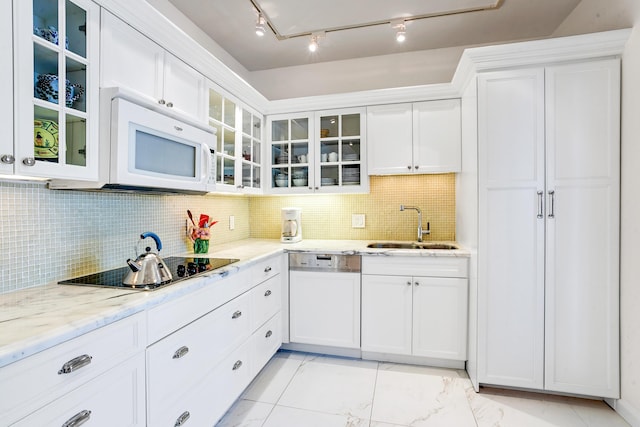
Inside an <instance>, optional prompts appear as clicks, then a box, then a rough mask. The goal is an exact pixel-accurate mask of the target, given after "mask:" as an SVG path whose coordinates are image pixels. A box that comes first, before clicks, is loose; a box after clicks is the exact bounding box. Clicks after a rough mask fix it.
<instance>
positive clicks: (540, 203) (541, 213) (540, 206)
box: [538, 191, 544, 219]
mask: <svg viewBox="0 0 640 427" xmlns="http://www.w3.org/2000/svg"><path fill="white" fill-rule="evenodd" d="M543 194H544V192H542V191H538V219H542V218H544V199H543Z"/></svg>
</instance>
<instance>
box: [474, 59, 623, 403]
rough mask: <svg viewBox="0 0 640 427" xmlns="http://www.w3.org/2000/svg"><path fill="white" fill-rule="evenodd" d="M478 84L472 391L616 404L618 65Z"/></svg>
mask: <svg viewBox="0 0 640 427" xmlns="http://www.w3.org/2000/svg"><path fill="white" fill-rule="evenodd" d="M477 84H478V87H477V88H478V184H479V193H478V228H479V235H478V359H477V370H478V374H477V375H478V378H477V380H478V382H479V383H481V384H488V385H501V386H508V387H522V388H528V389H536V390H547V391H553V392H563V393H573V394H580V395H589V396H598V397H609V398H618V397H619V393H620V392H619V332H618V331H619V269H618V265H619V209H620V208H619V207H620V195H619V193H620V177H619V176H620V107H619V105H620V62H619V60H618V59H604V60H591V61H587V62H579V63H571V64H563V65H555V66H548V67H544V68H543V67H541V68H532V69H518V70H507V71H496V72H487V73H481V74H479V75H478V80H477Z"/></svg>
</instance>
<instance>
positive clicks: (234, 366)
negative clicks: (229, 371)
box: [233, 360, 242, 371]
mask: <svg viewBox="0 0 640 427" xmlns="http://www.w3.org/2000/svg"><path fill="white" fill-rule="evenodd" d="M240 366H242V360H238V361H237V362H236V363H234V364H233V370H234V371H237V370H238V369H240Z"/></svg>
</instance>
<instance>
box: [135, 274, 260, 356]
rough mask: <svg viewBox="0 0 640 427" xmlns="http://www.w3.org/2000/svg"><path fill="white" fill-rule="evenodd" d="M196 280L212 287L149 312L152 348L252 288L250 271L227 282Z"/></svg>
mask: <svg viewBox="0 0 640 427" xmlns="http://www.w3.org/2000/svg"><path fill="white" fill-rule="evenodd" d="M193 280H208V281H210V283H209V284H208V285H207V286H206V287H204V288H202V289H200V290H198V291H195V292H192V293H189V294H187V295H185V296H183V297H181V298H178V299H176V300H174V301H169V302H166V303H163V304H161V305H159V306H157V307H154V308H152V309H150V310H148V312H147V318H148V324H149V332H148V341H147V343H148V344H153V343H154V342H156V341H158V340H159V339H161V338H163V337H165V336H167V335H169V334H170V333H172V332H174V331H176V330H178V329H180V328H182V327H183V326H185V325H187V324H189V323H191V322H193V321H194V320H196V319H198V318H199V317H202V316H204V315H205V314H207V313H209V312H210V311H211V310H213V309H215V308H216V307H220V306H221V305H223V304H225V303H226V302H228V301H230V300H232V299H233V298H235V297H236V296H238V295H240V294H242V293H243V292H246V291H247V290H249V289H250V288H251V273H250V272H249V270H248V269H245V270H243V271H241V272H239V273H237V274H232V275H231V276H228V277H225V278H219V277H204V278H200V279H193Z"/></svg>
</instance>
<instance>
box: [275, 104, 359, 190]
mask: <svg viewBox="0 0 640 427" xmlns="http://www.w3.org/2000/svg"><path fill="white" fill-rule="evenodd" d="M365 119H366V116H365V110H364V108H347V109H339V110H327V111H317V112H315V113H311V112H309V113H294V114H278V115H273V116H269V117H268V121H267V128H268V129H269V130H270V145H269V156H268V159H267V162H269V165H270V171H269V178H268V188H269V189H270V191H271V192H272V193H362V192H367V191H368V190H369V180H368V178H367V172H366V171H367V165H366V161H365V159H366V149H365V148H366V144H367V143H366V136H365V133H366V124H365V123H366V122H365Z"/></svg>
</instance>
